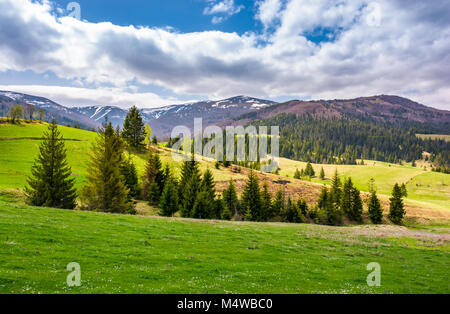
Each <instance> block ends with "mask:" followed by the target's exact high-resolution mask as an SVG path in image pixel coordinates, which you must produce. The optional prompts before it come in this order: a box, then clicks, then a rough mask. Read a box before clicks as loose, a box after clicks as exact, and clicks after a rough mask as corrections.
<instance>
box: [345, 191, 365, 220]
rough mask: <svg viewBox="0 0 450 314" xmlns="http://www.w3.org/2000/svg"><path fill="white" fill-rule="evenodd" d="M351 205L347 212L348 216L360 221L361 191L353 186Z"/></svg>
mask: <svg viewBox="0 0 450 314" xmlns="http://www.w3.org/2000/svg"><path fill="white" fill-rule="evenodd" d="M351 194H352V207H351V209H350V212H349V216H348V218H350V219H351V220H353V221H356V222H358V223H362V222H363V219H362V212H363V204H362V200H361V193H360V192H359V190H358V189H357V188H355V187H353V189H352V192H351Z"/></svg>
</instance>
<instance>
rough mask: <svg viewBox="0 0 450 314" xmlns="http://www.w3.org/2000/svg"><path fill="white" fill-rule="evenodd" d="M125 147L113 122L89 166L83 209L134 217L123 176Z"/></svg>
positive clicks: (105, 129) (98, 142)
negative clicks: (126, 214) (121, 168)
mask: <svg viewBox="0 0 450 314" xmlns="http://www.w3.org/2000/svg"><path fill="white" fill-rule="evenodd" d="M123 150H124V143H123V141H122V139H121V138H120V134H119V130H118V129H117V130H114V128H113V126H112V124H111V122H109V123H108V124H106V123H105V124H104V125H103V127H102V128H100V130H99V133H98V138H97V140H96V142H95V144H94V145H93V147H92V150H91V153H90V161H89V163H88V171H87V173H88V175H87V177H86V179H87V183H86V185H85V186H84V187H83V190H82V200H83V207H84V208H86V209H88V210H98V211H103V212H112V213H130V214H133V213H135V210H134V207H133V204H132V203H131V202H130V201H129V198H128V193H129V190H128V188H127V187H126V184H125V179H124V177H123V176H122V174H121V173H120V165H121V164H122V154H123Z"/></svg>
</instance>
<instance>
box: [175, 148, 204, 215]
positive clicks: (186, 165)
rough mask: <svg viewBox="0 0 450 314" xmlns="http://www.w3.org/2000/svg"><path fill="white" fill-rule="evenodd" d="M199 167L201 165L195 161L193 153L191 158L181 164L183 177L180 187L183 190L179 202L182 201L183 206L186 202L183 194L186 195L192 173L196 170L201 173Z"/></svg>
mask: <svg viewBox="0 0 450 314" xmlns="http://www.w3.org/2000/svg"><path fill="white" fill-rule="evenodd" d="M198 167H199V165H198V162H197V161H195V159H194V156H193V155H192V156H191V160H184V161H183V163H182V165H181V178H180V182H179V189H180V192H181V195H180V198H179V202H180V206H181V207H183V202H184V200H183V197H184V196H183V195H184V191H185V188H186V186H187V184H188V182H189V180H191V177H192V173H193V172H195V173H196V174H199V170H198Z"/></svg>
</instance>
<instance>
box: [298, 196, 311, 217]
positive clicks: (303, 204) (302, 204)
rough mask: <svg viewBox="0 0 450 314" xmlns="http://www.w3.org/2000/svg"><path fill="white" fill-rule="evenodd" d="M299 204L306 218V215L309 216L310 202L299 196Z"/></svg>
mask: <svg viewBox="0 0 450 314" xmlns="http://www.w3.org/2000/svg"><path fill="white" fill-rule="evenodd" d="M297 206H298V209H299V210H300V212H301V214H302V215H303V217H304V218H305V219H306V216H308V204H307V203H306V201H305V200H303V199H301V198H299V199H298V200H297Z"/></svg>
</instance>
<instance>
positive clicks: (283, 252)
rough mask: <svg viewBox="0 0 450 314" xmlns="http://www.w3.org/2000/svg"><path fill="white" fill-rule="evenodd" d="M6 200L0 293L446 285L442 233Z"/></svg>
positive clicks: (449, 258) (1, 219) (1, 206)
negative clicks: (77, 268) (128, 212)
mask: <svg viewBox="0 0 450 314" xmlns="http://www.w3.org/2000/svg"><path fill="white" fill-rule="evenodd" d="M1 198H2V197H1V195H0V199H1ZM7 201H8V202H3V201H0V265H1V267H0V293H56V292H63V293H111V292H116V293H144V292H147V293H205V292H208V293H323V292H329V293H433V292H434V293H449V292H450V288H449V285H448V282H449V279H450V278H449V273H448V264H449V262H450V253H449V246H448V239H447V240H446V241H443V240H441V241H439V240H438V241H436V240H435V241H434V242H431V241H430V240H426V239H425V238H423V239H422V240H421V241H417V240H414V239H413V238H411V237H409V236H400V237H396V238H394V237H392V236H390V233H392V234H394V233H395V234H398V232H399V231H400V229H398V230H397V229H395V230H394V231H392V232H391V231H384V230H383V228H386V227H383V226H381V227H377V228H375V227H367V226H366V227H352V228H334V227H325V226H316V225H294V224H258V223H236V222H235V223H233V222H215V221H191V220H181V219H163V218H148V217H132V216H117V215H111V214H101V213H92V212H79V211H64V210H55V209H46V208H33V207H28V206H23V205H19V204H12V203H10V201H11V200H7ZM364 228H366V229H367V230H369V228H372V229H370V230H376V229H379V231H381V233H382V234H383V235H385V236H387V237H379V236H374V235H372V234H371V231H366V229H364ZM396 228H398V227H396ZM361 232H362V233H361ZM358 234H359V235H358ZM436 236H443V237H445V235H439V234H436ZM442 241H443V242H442ZM70 262H78V263H79V264H80V265H81V275H82V286H81V287H78V288H69V287H67V285H66V284H65V281H66V276H67V274H68V272H67V271H66V270H65V268H66V265H67V264H68V263H70ZM370 262H378V263H379V264H380V265H381V276H382V277H381V284H382V285H381V287H373V288H370V287H368V286H367V284H366V276H367V275H368V274H369V272H368V271H366V265H367V264H368V263H370Z"/></svg>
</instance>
